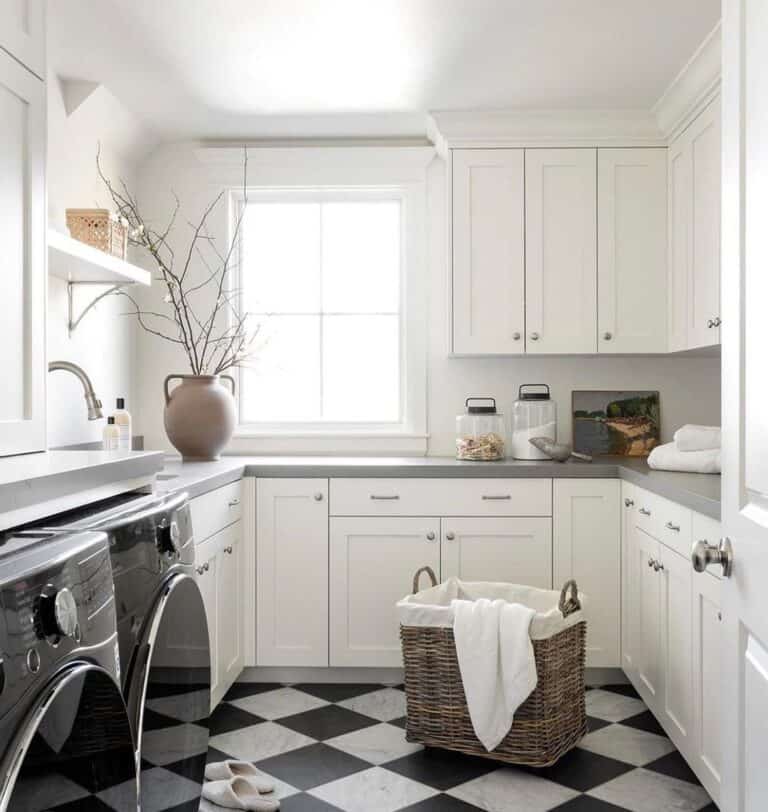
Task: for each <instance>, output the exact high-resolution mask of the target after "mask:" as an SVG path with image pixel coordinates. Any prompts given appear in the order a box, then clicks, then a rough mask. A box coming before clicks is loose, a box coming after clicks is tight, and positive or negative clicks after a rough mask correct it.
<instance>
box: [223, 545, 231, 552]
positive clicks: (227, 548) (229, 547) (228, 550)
mask: <svg viewBox="0 0 768 812" xmlns="http://www.w3.org/2000/svg"><path fill="white" fill-rule="evenodd" d="M224 552H225V553H226V554H227V555H232V545H231V544H230V545H229V546H227V547H225V548H224Z"/></svg>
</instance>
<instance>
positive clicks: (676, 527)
mask: <svg viewBox="0 0 768 812" xmlns="http://www.w3.org/2000/svg"><path fill="white" fill-rule="evenodd" d="M664 527H666V528H667V530H674V531H675V533H679V532H680V525H679V524H672V522H667V523H666V524H665V525H664Z"/></svg>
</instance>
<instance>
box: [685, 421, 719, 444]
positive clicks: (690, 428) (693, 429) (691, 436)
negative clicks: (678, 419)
mask: <svg viewBox="0 0 768 812" xmlns="http://www.w3.org/2000/svg"><path fill="white" fill-rule="evenodd" d="M674 440H675V444H676V445H677V447H678V449H679V450H680V451H707V450H709V449H712V448H720V426H694V425H693V424H691V423H689V424H688V425H685V426H682V427H681V428H679V429H678V430H677V431H676V432H675V436H674Z"/></svg>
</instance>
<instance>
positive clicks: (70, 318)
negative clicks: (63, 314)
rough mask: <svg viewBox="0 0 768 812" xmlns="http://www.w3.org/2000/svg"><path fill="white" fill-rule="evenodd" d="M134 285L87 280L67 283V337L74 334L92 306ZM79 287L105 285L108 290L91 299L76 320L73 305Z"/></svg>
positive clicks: (130, 283)
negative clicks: (76, 289) (76, 287)
mask: <svg viewBox="0 0 768 812" xmlns="http://www.w3.org/2000/svg"><path fill="white" fill-rule="evenodd" d="M135 284H136V283H135V282H112V281H109V282H100V281H98V280H93V281H91V280H89V281H87V282H85V281H83V282H72V281H69V282H67V327H68V329H69V335H70V336H71V335H72V333H74V332H75V330H76V329H77V326H78V325H79V324H80V322H81V321H82V320H83V317H84V316H85V314H86V313H88V311H89V310H91V308H93V306H94V305H96V304H97V303H98V302H100V301H101V300H102V299H103V298H105V297H106V296H110V295H111V294H113V293H117V291H118V290H120V289H121V288H125V287H128V286H130V285H135ZM79 285H84V286H85V285H87V286H91V285H101V286H102V287H104V286H105V285H107V286H108V289H107V290H105V291H102V292H101V293H100V294H99V295H98V296H96V297H94V298H93V299H91V301H90V302H89V303H88V304H87V305H86V306H85V307H84V308H83V309H82V310H81V311H80V315H78V316H77V318H75V304H74V298H75V286H79Z"/></svg>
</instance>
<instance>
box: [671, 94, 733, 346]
mask: <svg viewBox="0 0 768 812" xmlns="http://www.w3.org/2000/svg"><path fill="white" fill-rule="evenodd" d="M720 129H721V116H720V102H719V100H718V101H713V102H712V103H711V104H710V105H709V106H708V107H707V108H706V109H705V110H704V111H703V112H702V113H701V114H700V115H699V116H698V117H697V118H696V119H695V120H694V121H693V122H692V123H691V124H690V125H689V126H688V128H687V129H686V130H685V131H684V132H683V133H682V134H681V135H680V136H679V137H678V138H677V139H676V140H675V142H674V143H673V144H672V146H671V147H670V149H669V269H670V274H669V276H670V278H669V349H670V350H672V351H677V350H687V349H693V348H695V347H705V346H711V345H714V344H719V343H720V329H719V327H720V164H721V160H720V140H721V139H720Z"/></svg>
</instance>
